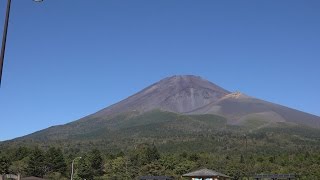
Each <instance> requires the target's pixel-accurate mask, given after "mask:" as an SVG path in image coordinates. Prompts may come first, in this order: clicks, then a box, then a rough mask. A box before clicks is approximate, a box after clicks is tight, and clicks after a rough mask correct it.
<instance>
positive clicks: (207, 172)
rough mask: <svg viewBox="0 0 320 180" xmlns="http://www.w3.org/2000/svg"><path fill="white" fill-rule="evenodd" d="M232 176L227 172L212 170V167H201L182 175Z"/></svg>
mask: <svg viewBox="0 0 320 180" xmlns="http://www.w3.org/2000/svg"><path fill="white" fill-rule="evenodd" d="M216 176H219V177H228V178H229V177H230V176H227V175H225V174H222V173H219V172H216V171H213V170H210V169H200V170H197V171H193V172H190V173H187V174H184V175H182V177H216Z"/></svg>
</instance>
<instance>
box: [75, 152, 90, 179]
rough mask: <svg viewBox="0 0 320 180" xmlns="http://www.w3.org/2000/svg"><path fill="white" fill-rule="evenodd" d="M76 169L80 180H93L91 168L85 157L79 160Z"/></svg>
mask: <svg viewBox="0 0 320 180" xmlns="http://www.w3.org/2000/svg"><path fill="white" fill-rule="evenodd" d="M78 166H79V167H78V169H77V175H78V176H79V177H80V178H81V179H86V180H93V176H94V174H93V171H92V168H91V167H90V164H89V163H88V160H87V157H83V158H81V159H80V160H79V165H78Z"/></svg>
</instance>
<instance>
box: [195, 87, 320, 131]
mask: <svg viewBox="0 0 320 180" xmlns="http://www.w3.org/2000/svg"><path fill="white" fill-rule="evenodd" d="M189 114H216V115H220V116H223V117H226V118H227V119H229V121H230V122H231V123H235V124H239V123H241V122H242V121H244V120H246V119H252V118H253V119H257V120H268V121H273V122H290V123H296V124H301V125H307V126H311V127H320V117H318V116H315V115H312V114H308V113H304V112H301V111H298V110H295V109H291V108H288V107H285V106H281V105H278V104H274V103H270V102H267V101H263V100H260V99H256V98H253V97H249V96H246V95H244V94H241V93H239V92H237V93H231V94H228V95H226V96H224V97H222V98H221V99H220V100H218V101H216V102H213V103H210V104H208V105H205V106H203V107H201V108H198V109H196V110H194V111H192V112H189Z"/></svg>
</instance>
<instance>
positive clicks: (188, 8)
mask: <svg viewBox="0 0 320 180" xmlns="http://www.w3.org/2000/svg"><path fill="white" fill-rule="evenodd" d="M12 1H13V4H12V11H11V20H10V27H9V34H8V43H7V52H6V59H5V67H4V73H3V81H2V87H1V88H0V122H1V124H0V126H1V128H0V140H7V139H12V138H15V137H18V136H22V135H26V134H28V133H31V132H34V131H37V130H40V129H43V128H47V127H49V126H52V125H58V124H64V123H67V122H70V121H73V120H77V119H79V118H81V117H83V116H85V115H88V114H90V113H93V112H96V111H97V110H100V109H101V108H104V107H106V106H109V105H111V104H113V103H116V102H118V101H119V100H122V99H124V98H126V97H128V96H130V95H132V94H133V93H135V92H137V91H139V90H141V89H142V88H144V87H146V86H148V85H150V84H151V83H154V82H156V81H158V80H160V79H162V78H165V77H167V76H172V75H176V74H194V75H199V76H202V77H203V78H206V79H208V80H210V81H212V82H214V83H216V84H218V85H220V86H222V87H224V88H225V89H228V90H230V91H237V90H238V91H241V92H244V93H246V94H248V95H250V96H254V97H257V98H261V99H264V100H267V101H271V102H275V103H279V104H282V105H285V106H289V107H292V108H295V109H299V110H302V111H306V112H309V113H312V114H316V115H320V108H319V107H320V106H319V102H320V95H319V93H320V79H319V78H320V10H319V9H320V1H319V0H308V1H304V0H299V1H296V0H281V1H279V0H268V1H257V0H251V1H247V0H241V1H239V0H226V1H225V0H224V1H217V0H202V1H195V0H192V1H191V0H154V1H150V0H137V1H136V0H135V1H132V0H45V1H44V2H43V3H41V4H37V3H33V2H32V0H23V1H22V0H12ZM4 8H5V0H1V1H0V17H1V18H0V25H1V27H0V28H1V30H2V24H3V19H4V13H5V12H4ZM1 33H2V31H1Z"/></svg>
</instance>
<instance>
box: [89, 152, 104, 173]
mask: <svg viewBox="0 0 320 180" xmlns="http://www.w3.org/2000/svg"><path fill="white" fill-rule="evenodd" d="M88 163H89V165H90V168H91V169H92V171H93V174H94V176H101V175H103V159H102V156H101V153H100V151H99V150H97V149H94V150H92V151H91V152H90V153H89V156H88Z"/></svg>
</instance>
